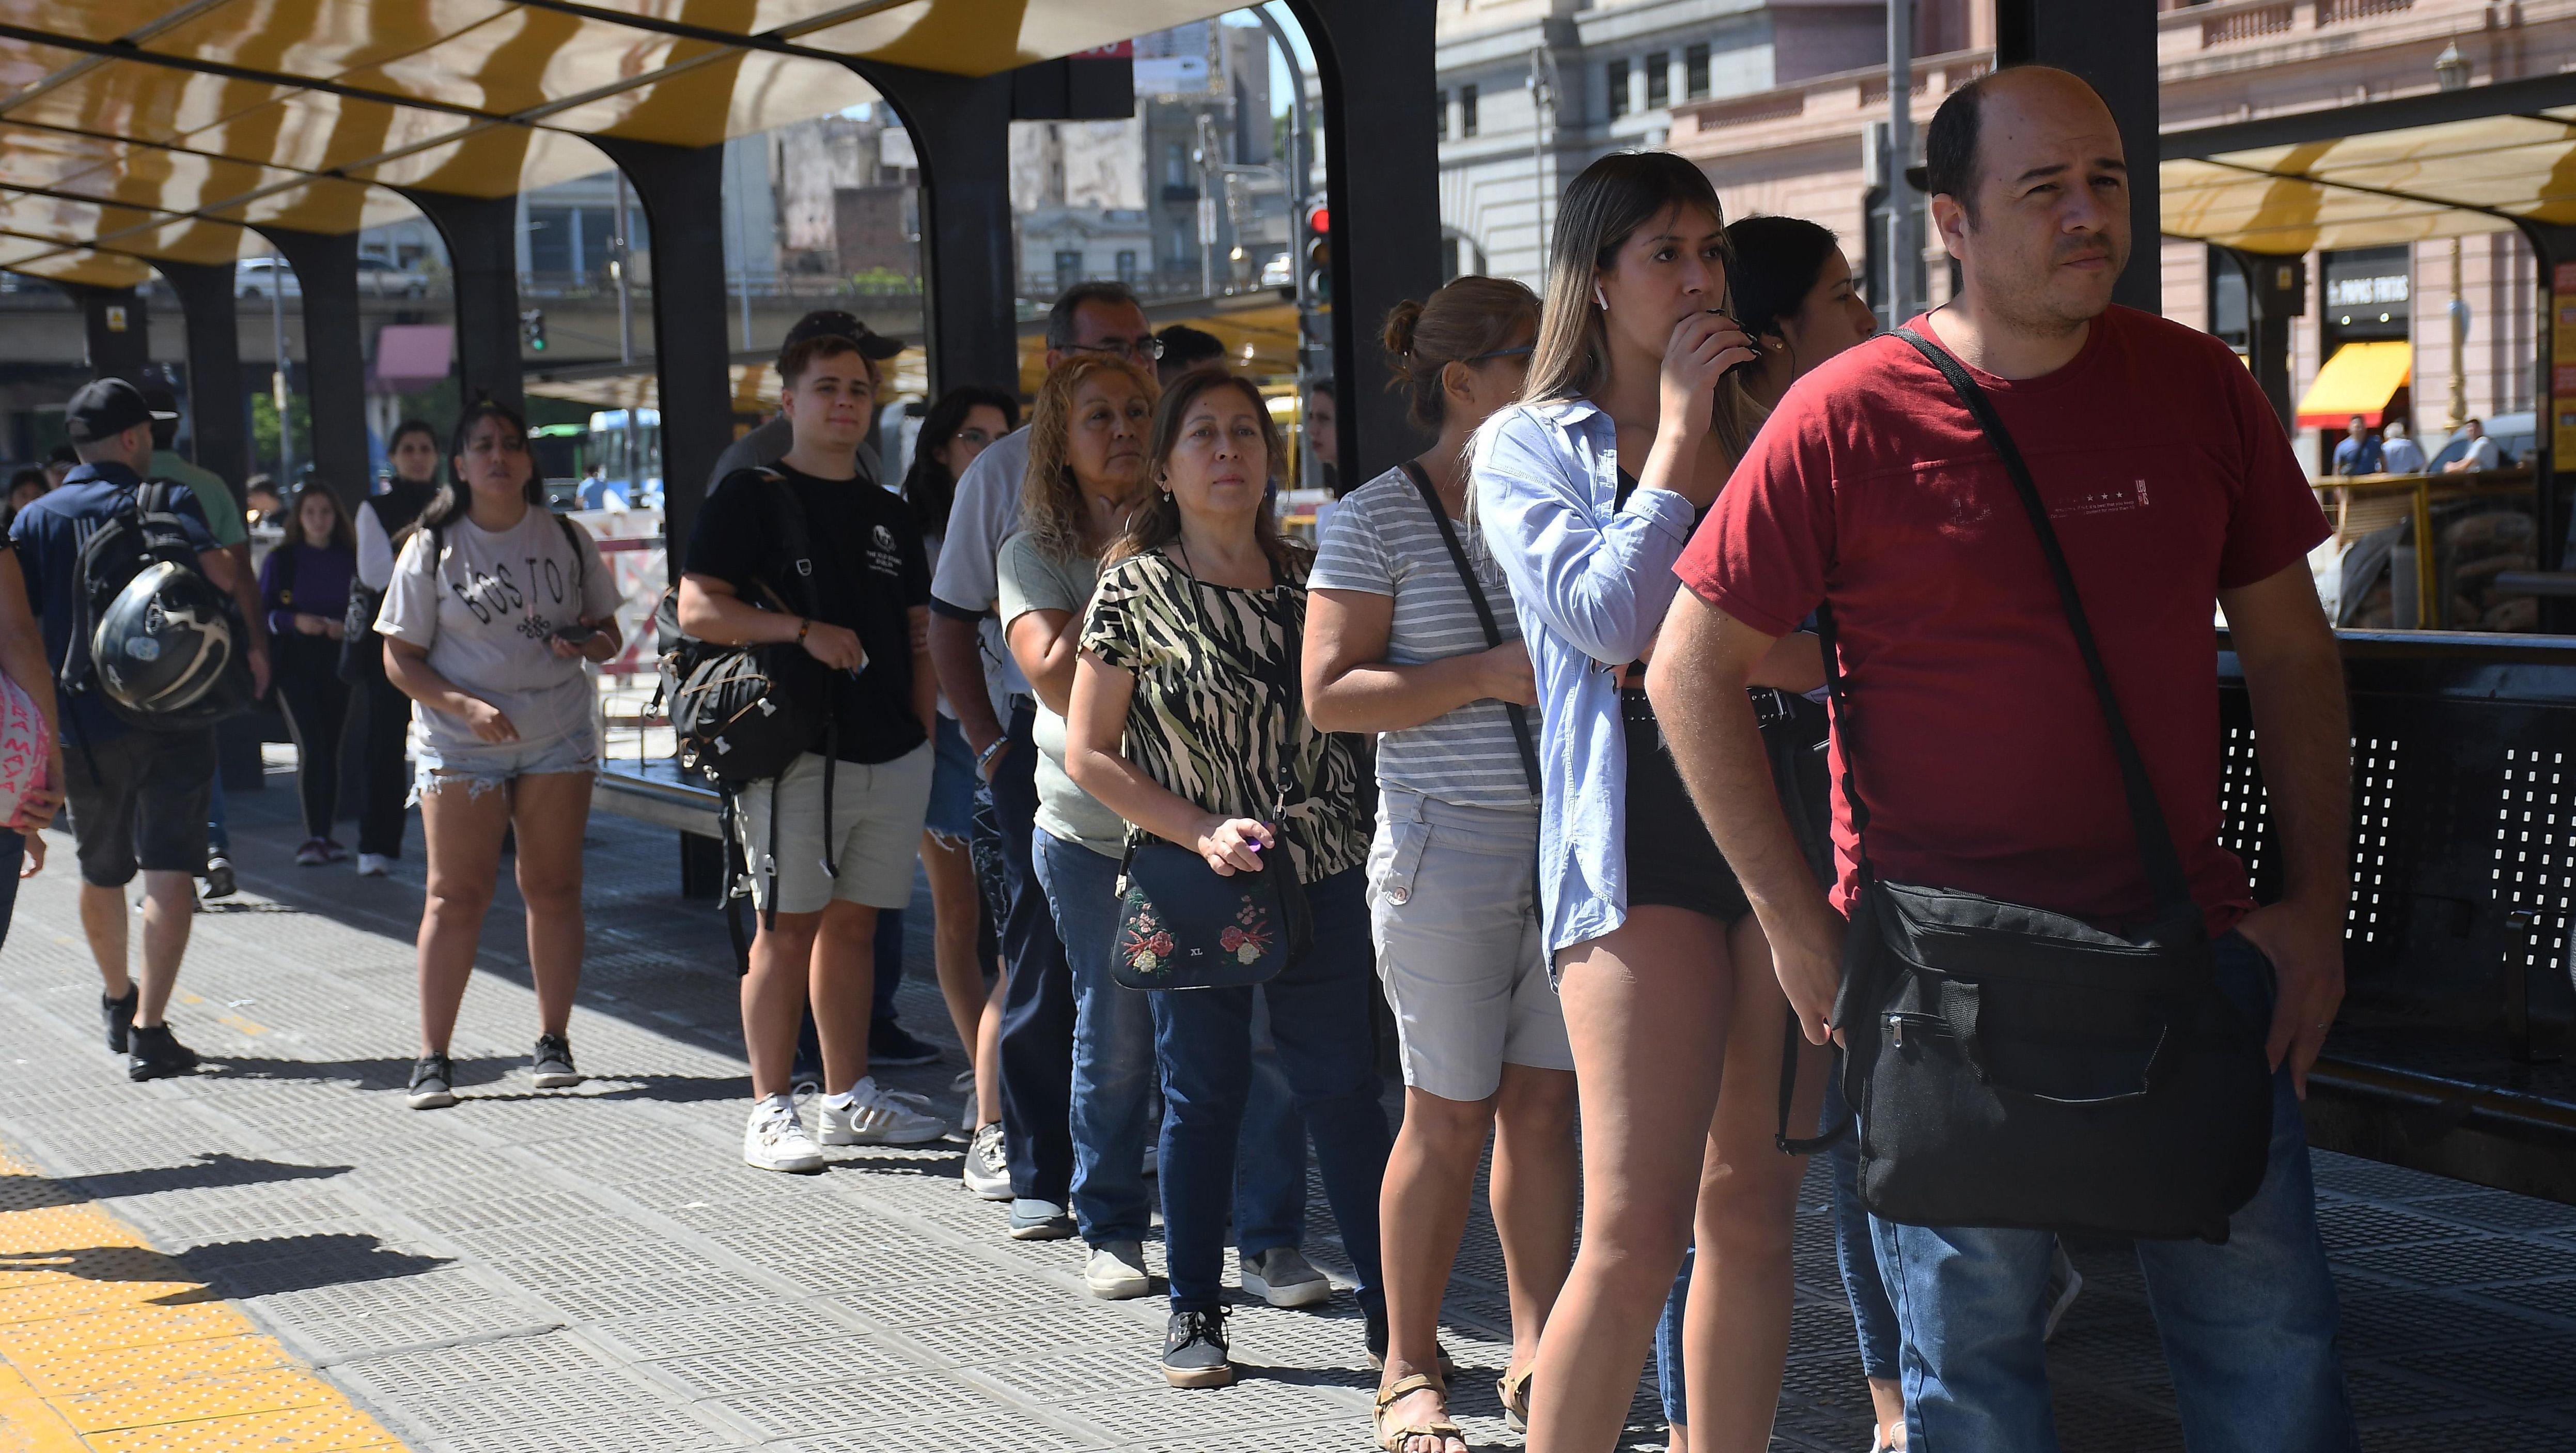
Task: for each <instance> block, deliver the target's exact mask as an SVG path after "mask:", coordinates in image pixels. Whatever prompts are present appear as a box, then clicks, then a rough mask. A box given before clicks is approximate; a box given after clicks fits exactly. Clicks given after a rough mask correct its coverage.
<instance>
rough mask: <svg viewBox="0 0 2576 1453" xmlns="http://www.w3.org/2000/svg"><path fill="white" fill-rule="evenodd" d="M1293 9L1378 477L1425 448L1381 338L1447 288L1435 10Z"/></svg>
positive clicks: (1355, 474) (1368, 2)
mask: <svg viewBox="0 0 2576 1453" xmlns="http://www.w3.org/2000/svg"><path fill="white" fill-rule="evenodd" d="M1289 9H1290V10H1291V11H1292V12H1293V13H1295V15H1296V17H1297V21H1298V23H1299V24H1300V25H1302V26H1304V27H1305V30H1306V39H1307V43H1308V44H1310V45H1312V46H1313V47H1314V51H1315V67H1316V69H1317V71H1318V72H1320V73H1321V79H1322V82H1323V91H1324V117H1325V120H1324V173H1325V205H1326V206H1327V208H1328V209H1329V210H1330V212H1331V216H1332V229H1333V230H1332V274H1333V325H1332V331H1333V361H1334V377H1335V378H1336V379H1337V380H1338V381H1339V382H1340V383H1341V386H1342V389H1341V393H1342V412H1341V419H1340V424H1341V435H1342V438H1341V456H1342V478H1344V479H1347V480H1357V479H1367V478H1369V477H1371V476H1373V475H1375V474H1376V473H1377V472H1378V471H1380V470H1382V469H1385V468H1386V467H1387V466H1389V465H1391V464H1393V463H1395V462H1396V461H1397V460H1399V459H1403V458H1406V457H1408V456H1410V455H1412V454H1414V453H1416V452H1417V451H1419V450H1420V449H1421V448H1422V445H1423V439H1422V436H1421V434H1420V432H1419V431H1417V430H1416V429H1414V427H1413V426H1412V425H1411V424H1410V423H1409V422H1407V421H1406V419H1405V417H1404V401H1403V399H1402V398H1401V397H1400V396H1399V395H1397V394H1396V393H1394V392H1393V391H1391V390H1389V389H1388V388H1387V387H1386V386H1385V385H1386V381H1387V371H1386V361H1385V359H1383V358H1382V357H1380V356H1379V353H1378V350H1377V349H1376V348H1375V347H1373V346H1370V345H1371V342H1372V340H1374V339H1375V338H1376V337H1377V330H1378V324H1379V322H1380V321H1381V320H1383V319H1384V318H1385V317H1386V315H1387V310H1388V309H1390V308H1393V307H1394V306H1395V305H1396V304H1397V303H1399V302H1401V301H1403V300H1404V299H1406V298H1421V297H1428V296H1429V295H1430V293H1431V290H1432V289H1434V288H1436V287H1438V286H1440V188H1439V175H1440V152H1439V143H1438V141H1437V140H1436V139H1435V135H1436V133H1435V129H1434V128H1433V127H1432V126H1431V125H1430V124H1429V123H1430V121H1431V120H1432V118H1431V117H1430V116H1429V115H1428V114H1427V110H1426V108H1427V105H1428V102H1429V96H1428V95H1427V94H1426V92H1425V90H1424V87H1423V78H1424V77H1426V76H1429V75H1431V74H1432V73H1433V72H1434V70H1435V69H1436V66H1435V64H1434V57H1433V45H1432V7H1430V6H1428V5H1398V6H1390V5H1387V4H1386V3H1384V0H1289ZM2149 37H2150V39H2152V38H2153V31H2152V29H2151V30H2150V32H2149ZM1361 156H1365V157H1366V158H1367V159H1368V160H1367V162H1366V164H1365V165H1363V164H1361V163H1360V162H1358V160H1357V158H1358V157H1361Z"/></svg>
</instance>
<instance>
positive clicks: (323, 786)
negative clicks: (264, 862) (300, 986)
mask: <svg viewBox="0 0 2576 1453" xmlns="http://www.w3.org/2000/svg"><path fill="white" fill-rule="evenodd" d="M287 522H288V524H289V525H291V526H292V528H291V529H289V530H288V531H287V535H286V539H285V540H284V541H283V542H282V543H280V544H279V545H278V546H277V548H276V549H274V550H271V551H269V553H268V559H267V561H266V562H264V563H263V564H262V565H261V566H260V571H259V599H260V605H261V607H262V608H263V609H265V610H266V611H267V612H268V630H269V634H270V635H271V636H272V637H274V638H275V640H276V642H277V695H278V702H279V704H280V705H281V706H283V707H284V708H285V710H286V730H287V733H288V734H289V735H290V736H292V737H293V738H294V739H295V789H296V797H297V798H298V800H299V805H300V806H302V808H303V809H304V842H303V844H302V845H301V846H299V847H297V848H296V850H295V863H296V866H297V867H301V868H313V867H319V866H321V865H322V864H324V863H336V862H339V861H341V860H342V859H344V858H346V857H347V856H348V855H349V852H348V849H347V848H345V847H343V846H341V844H340V842H339V841H338V840H337V839H335V838H334V837H332V836H331V830H332V824H333V823H335V822H337V821H339V814H340V739H341V737H342V735H343V733H344V729H345V728H346V727H347V726H348V722H349V683H348V682H346V681H343V680H341V679H340V657H341V654H342V650H341V648H342V644H343V642H344V640H345V639H346V637H347V635H348V630H347V619H348V614H349V586H350V583H351V582H352V581H353V580H354V579H355V578H356V575H357V568H358V548H357V537H356V534H355V532H354V531H352V530H351V529H350V528H349V517H348V516H347V515H344V514H342V513H341V512H340V501H339V498H338V496H336V495H334V494H332V493H331V491H330V489H329V488H328V487H327V486H325V485H323V484H320V483H319V482H315V483H310V484H307V485H305V486H304V487H303V488H302V489H299V490H297V491H296V492H295V505H294V507H293V509H292V510H290V511H289V512H288V515H287Z"/></svg>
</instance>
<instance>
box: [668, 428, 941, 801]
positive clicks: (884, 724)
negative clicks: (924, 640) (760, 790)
mask: <svg viewBox="0 0 2576 1453" xmlns="http://www.w3.org/2000/svg"><path fill="white" fill-rule="evenodd" d="M769 467H770V468H771V469H773V470H775V471H776V472H777V473H778V475H779V476H780V478H781V479H782V480H783V481H784V483H783V484H781V483H772V482H771V481H769V480H766V479H763V478H761V477H760V476H759V475H756V474H750V473H742V474H735V475H732V476H730V477H728V478H727V479H726V480H725V481H724V482H723V483H722V484H720V485H718V486H717V487H716V491H715V493H713V494H711V495H709V496H707V502H706V504H705V506H704V507H702V508H701V509H700V510H699V511H698V523H697V528H696V530H695V531H694V532H693V533H692V534H691V535H690V537H689V554H688V563H687V566H686V569H687V571H688V573H689V574H691V575H711V576H713V577H715V578H716V579H718V580H721V581H723V582H725V583H726V584H727V585H730V586H732V587H733V588H734V591H735V593H736V594H738V595H740V596H741V597H742V598H743V599H745V600H750V601H757V602H760V603H761V604H763V605H767V604H769V603H770V602H769V600H768V597H767V595H766V594H765V593H764V592H763V591H762V589H761V587H762V586H767V587H768V588H769V590H772V591H775V592H777V594H778V597H779V599H781V600H783V601H785V602H786V603H787V608H788V609H789V610H791V611H794V612H796V613H797V614H800V615H811V616H812V617H813V618H814V619H816V620H818V621H828V622H830V623H831V624H833V625H836V626H847V627H849V628H850V629H851V630H853V631H856V632H858V633H859V647H860V649H861V650H863V651H865V652H866V653H867V665H866V666H865V667H864V668H863V669H862V670H860V672H859V673H858V674H857V675H856V676H849V675H836V676H835V677H834V678H833V702H832V706H833V712H834V716H835V718H836V720H837V723H838V726H839V745H838V749H837V752H836V755H838V756H839V757H840V759H841V760H842V761H844V762H891V761H893V760H894V759H895V758H897V757H900V756H902V755H904V754H905V753H907V752H909V751H911V750H912V749H913V748H915V747H918V746H920V745H921V744H922V742H923V741H925V740H927V738H925V737H924V736H923V735H922V731H921V718H920V717H918V716H916V715H914V714H913V706H912V664H913V663H912V616H911V612H912V609H913V608H914V607H915V606H923V607H927V606H928V605H929V604H930V556H929V552H928V551H927V550H925V549H924V548H923V546H922V541H921V527H920V526H919V525H918V524H916V523H914V521H913V518H912V512H911V511H910V510H908V509H906V508H905V507H904V504H903V501H902V500H900V499H897V498H896V497H895V496H894V495H893V494H892V493H891V492H889V491H887V490H884V489H881V488H879V487H878V486H876V485H873V484H870V483H868V482H867V481H866V480H863V479H816V478H814V477H813V476H812V475H809V474H800V473H798V472H797V471H795V470H793V469H790V468H788V467H787V466H786V465H784V464H774V465H771V466H769ZM781 489H792V490H794V491H795V492H796V499H797V501H798V503H800V504H802V505H803V506H804V508H805V534H806V542H807V545H808V547H809V548H810V549H811V550H812V552H813V554H812V557H811V558H812V562H813V570H812V573H811V574H810V575H800V574H799V573H798V572H797V571H796V569H795V568H794V562H793V561H792V560H791V559H790V558H789V554H788V545H787V529H786V526H785V524H784V523H783V512H782V510H781V508H780V502H779V499H778V491H779V490H781ZM816 746H817V748H818V749H819V748H820V746H821V744H820V743H817V744H816Z"/></svg>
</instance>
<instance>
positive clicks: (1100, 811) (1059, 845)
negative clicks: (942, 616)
mask: <svg viewBox="0 0 2576 1453" xmlns="http://www.w3.org/2000/svg"><path fill="white" fill-rule="evenodd" d="M1154 397H1155V385H1154V380H1153V378H1152V377H1151V376H1150V375H1148V374H1147V373H1145V371H1144V370H1142V369H1139V368H1137V367H1136V366H1135V365H1134V364H1131V363H1129V362H1127V361H1126V360H1125V359H1121V358H1106V357H1095V356H1088V355H1086V356H1081V357H1075V358H1070V359H1067V360H1066V361H1065V362H1064V363H1063V364H1061V365H1060V366H1058V367H1057V368H1056V369H1055V370H1054V371H1053V372H1051V373H1049V374H1048V375H1047V378H1046V383H1045V384H1044V386H1042V387H1041V388H1040V389H1039V390H1038V398H1037V405H1036V407H1035V408H1034V409H1032V410H1031V411H1030V419H1029V439H1030V444H1029V467H1028V473H1027V483H1026V485H1025V487H1024V489H1023V492H1022V495H1021V498H1020V530H1019V532H1018V533H1016V534H1014V535H1012V536H1011V538H1010V539H1008V540H1006V541H1004V542H1003V544H1002V555H1001V559H1000V561H999V562H998V568H997V576H998V579H997V582H996V588H997V590H998V592H999V610H998V614H999V615H1000V617H1001V621H1002V629H1003V631H1004V633H1005V635H1006V638H1007V639H1008V640H1009V642H1010V645H1011V656H1012V659H1013V660H1014V661H1015V662H1016V663H1017V664H1018V666H1019V668H1020V670H1021V671H1022V672H1023V673H1024V674H1026V675H1027V677H1028V679H1029V685H1030V687H1031V689H1032V690H1033V691H1034V693H1035V694H1036V696H1037V699H1038V715H1037V722H1036V729H1035V732H1034V745H1035V746H1036V748H1037V752H1038V758H1037V788H1038V812H1037V828H1036V835H1035V836H1034V838H1032V840H1031V843H1032V846H1031V856H1032V860H1033V862H1034V863H1035V865H1036V868H1037V876H1038V884H1039V886H1040V887H1041V888H1043V889H1044V890H1045V892H1046V897H1047V906H1048V909H1049V911H1050V912H1051V914H1052V915H1053V918H1054V920H1055V928H1056V936H1057V938H1058V939H1059V940H1060V941H1061V942H1062V943H1063V944H1064V957H1065V963H1066V966H1067V968H1068V969H1070V970H1071V973H1072V978H1073V1001H1074V1024H1073V1101H1072V1106H1071V1123H1072V1130H1073V1183H1072V1190H1071V1196H1072V1208H1073V1218H1074V1225H1075V1227H1076V1229H1077V1230H1078V1231H1079V1232H1080V1234H1081V1236H1082V1239H1083V1241H1084V1242H1085V1243H1087V1244H1088V1245H1089V1246H1090V1248H1091V1250H1090V1255H1089V1257H1088V1259H1087V1260H1086V1261H1085V1263H1084V1267H1083V1280H1084V1283H1085V1284H1086V1285H1087V1286H1088V1287H1089V1288H1090V1290H1091V1293H1092V1295H1094V1296H1097V1297H1105V1298H1111V1299H1119V1298H1126V1297H1141V1296H1143V1295H1145V1294H1146V1293H1147V1292H1149V1291H1151V1290H1152V1289H1153V1288H1152V1284H1151V1283H1150V1282H1149V1281H1148V1280H1147V1279H1146V1275H1145V1251H1144V1242H1145V1237H1146V1235H1147V1233H1148V1232H1149V1231H1150V1230H1151V1229H1152V1223H1153V1198H1152V1197H1151V1195H1149V1194H1148V1193H1147V1191H1146V1189H1145V1174H1144V1154H1145V1147H1146V1145H1147V1143H1148V1142H1149V1140H1150V1139H1151V1136H1150V1134H1149V1131H1150V1129H1151V1125H1152V1111H1153V1105H1154V1094H1153V1089H1154V1086H1153V1080H1154V1020H1153V1013H1152V1010H1151V1009H1150V1008H1149V1007H1148V1006H1147V1005H1146V1003H1145V996H1144V995H1142V994H1138V993H1136V992H1134V991H1133V990H1129V989H1122V988H1120V987H1119V986H1118V985H1117V983H1116V982H1115V981H1114V980H1112V979H1111V978H1110V974H1109V961H1110V956H1111V952H1112V950H1113V949H1114V948H1115V947H1116V944H1115V940H1116V938H1117V933H1118V862H1119V858H1120V856H1121V855H1122V853H1123V852H1124V851H1125V847H1126V840H1127V824H1126V823H1125V821H1123V820H1122V819H1121V818H1120V817H1119V816H1118V814H1117V813H1115V812H1113V811H1111V810H1110V809H1108V808H1107V807H1104V806H1102V805H1101V804H1100V802H1099V801H1098V800H1097V799H1095V798H1094V797H1092V796H1091V794H1090V793H1087V792H1085V791H1083V790H1082V789H1081V788H1080V787H1078V786H1075V785H1074V782H1073V779H1072V777H1070V776H1069V775H1067V774H1066V771H1065V725H1064V723H1065V718H1064V713H1065V711H1066V710H1067V708H1068V707H1069V705H1070V703H1071V700H1072V696H1073V674H1074V659H1075V657H1076V655H1077V654H1078V653H1079V651H1080V649H1081V636H1082V617H1083V608H1084V607H1085V606H1086V605H1088V604H1090V601H1091V593H1092V586H1093V584H1094V583H1095V581H1096V579H1097V578H1098V576H1099V573H1100V557H1101V555H1102V554H1103V553H1104V552H1106V551H1107V550H1108V548H1109V547H1110V545H1111V544H1113V543H1114V542H1115V541H1116V540H1117V539H1118V538H1119V536H1120V535H1121V534H1123V533H1124V532H1125V530H1126V527H1127V519H1128V514H1129V512H1130V511H1131V510H1132V509H1133V508H1134V507H1135V506H1136V504H1137V503H1138V502H1139V499H1140V491H1141V489H1142V487H1143V483H1144V481H1143V469H1144V459H1145V445H1146V442H1147V439H1148V436H1150V435H1151V434H1152V433H1153V427H1154Z"/></svg>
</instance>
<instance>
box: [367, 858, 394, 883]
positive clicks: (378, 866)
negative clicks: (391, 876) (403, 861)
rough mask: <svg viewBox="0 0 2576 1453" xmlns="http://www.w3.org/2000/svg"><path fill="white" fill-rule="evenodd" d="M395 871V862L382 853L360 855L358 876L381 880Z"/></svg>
mask: <svg viewBox="0 0 2576 1453" xmlns="http://www.w3.org/2000/svg"><path fill="white" fill-rule="evenodd" d="M393 870H394V860H393V859H391V858H389V857H386V856H385V855H384V854H382V853H360V854H358V876H359V877H361V878H381V877H383V876H385V875H386V874H388V873H390V872H392V871H393Z"/></svg>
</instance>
